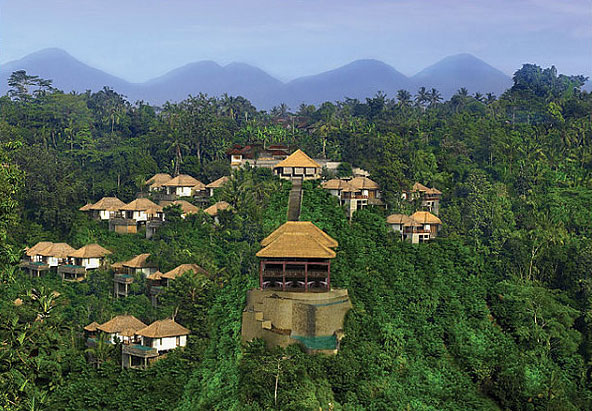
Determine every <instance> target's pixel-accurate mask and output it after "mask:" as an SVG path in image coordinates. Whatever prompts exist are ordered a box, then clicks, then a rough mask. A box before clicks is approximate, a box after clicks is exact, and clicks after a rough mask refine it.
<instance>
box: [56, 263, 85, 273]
mask: <svg viewBox="0 0 592 411" xmlns="http://www.w3.org/2000/svg"><path fill="white" fill-rule="evenodd" d="M58 273H60V274H61V273H64V274H86V268H85V267H83V266H81V265H72V264H64V265H60V266H58Z"/></svg>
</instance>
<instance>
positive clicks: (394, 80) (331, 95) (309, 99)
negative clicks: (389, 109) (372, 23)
mask: <svg viewBox="0 0 592 411" xmlns="http://www.w3.org/2000/svg"><path fill="white" fill-rule="evenodd" d="M409 86H410V82H409V79H408V78H407V77H406V76H404V75H403V74H401V73H399V72H398V71H397V70H395V69H394V68H393V67H391V66H389V65H388V64H385V63H383V62H382V61H378V60H356V61H354V62H352V63H349V64H347V65H345V66H342V67H339V68H337V69H335V70H330V71H326V72H324V73H320V74H317V75H314V76H306V77H301V78H298V79H296V80H292V81H291V82H289V83H288V84H287V85H286V86H285V87H284V89H283V91H282V98H283V101H284V102H286V104H288V105H289V106H290V107H292V108H295V107H298V105H300V104H301V103H308V104H319V103H323V102H325V101H336V100H343V99H344V98H345V97H350V98H357V99H360V100H364V99H365V98H366V97H372V96H374V95H375V94H376V93H377V92H378V91H384V92H385V93H387V94H389V95H391V96H392V95H394V94H395V92H396V90H399V89H401V88H408V87H409Z"/></svg>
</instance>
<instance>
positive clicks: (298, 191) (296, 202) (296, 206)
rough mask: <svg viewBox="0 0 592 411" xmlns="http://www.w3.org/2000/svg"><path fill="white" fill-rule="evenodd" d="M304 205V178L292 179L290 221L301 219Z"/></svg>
mask: <svg viewBox="0 0 592 411" xmlns="http://www.w3.org/2000/svg"><path fill="white" fill-rule="evenodd" d="M301 205H302V180H292V190H290V200H289V201H288V221H298V220H299V219H300V207H301Z"/></svg>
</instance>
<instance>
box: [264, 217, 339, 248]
mask: <svg viewBox="0 0 592 411" xmlns="http://www.w3.org/2000/svg"><path fill="white" fill-rule="evenodd" d="M285 233H296V234H305V235H307V236H309V237H311V238H313V239H315V240H316V241H317V242H319V243H320V244H321V245H323V246H325V247H329V248H335V247H337V246H339V243H338V242H337V241H336V240H335V239H333V238H332V237H331V236H329V234H327V233H325V232H324V231H323V230H321V229H320V228H319V227H317V226H316V225H314V224H313V223H312V222H310V221H288V222H286V223H284V224H282V225H281V226H279V227H278V228H277V229H276V230H275V231H274V232H273V233H271V234H269V235H268V236H267V237H265V238H264V239H263V241H261V245H262V246H263V247H265V246H267V245H269V244H271V243H272V242H273V241H275V240H276V239H277V238H278V237H279V236H280V235H282V234H285Z"/></svg>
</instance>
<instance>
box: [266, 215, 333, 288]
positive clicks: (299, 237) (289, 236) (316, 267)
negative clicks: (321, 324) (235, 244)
mask: <svg viewBox="0 0 592 411" xmlns="http://www.w3.org/2000/svg"><path fill="white" fill-rule="evenodd" d="M261 245H262V246H263V248H262V249H261V250H260V251H259V252H258V253H257V257H259V258H260V270H259V287H260V289H277V290H282V291H293V292H302V291H304V292H309V291H314V292H326V291H330V290H331V260H332V259H333V258H335V251H334V250H333V249H334V248H335V247H337V246H338V245H339V244H338V243H337V241H335V240H334V239H333V238H331V237H330V236H329V235H327V234H326V233H325V232H324V231H322V230H321V229H320V228H318V227H317V226H315V225H314V224H313V223H311V222H309V221H288V222H286V223H285V224H283V225H282V226H280V227H279V228H278V229H277V230H275V231H274V232H273V233H271V234H270V235H269V236H267V237H266V238H265V239H264V240H263V241H262V242H261Z"/></svg>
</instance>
